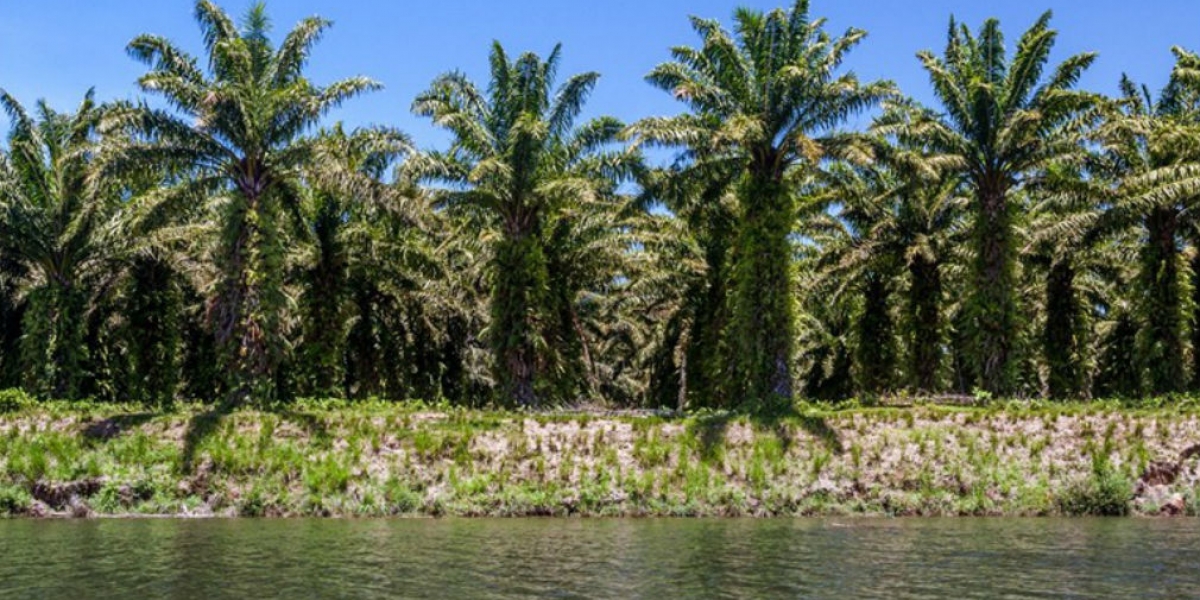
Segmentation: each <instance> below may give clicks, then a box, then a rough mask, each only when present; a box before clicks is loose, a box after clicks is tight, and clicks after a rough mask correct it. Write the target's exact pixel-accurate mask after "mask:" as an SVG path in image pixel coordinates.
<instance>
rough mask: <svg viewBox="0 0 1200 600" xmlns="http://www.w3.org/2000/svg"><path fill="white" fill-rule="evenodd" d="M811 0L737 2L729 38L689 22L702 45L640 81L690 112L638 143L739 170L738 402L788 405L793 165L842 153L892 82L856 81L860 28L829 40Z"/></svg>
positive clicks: (651, 124)
mask: <svg viewBox="0 0 1200 600" xmlns="http://www.w3.org/2000/svg"><path fill="white" fill-rule="evenodd" d="M808 5H809V3H808V1H807V0H798V1H797V2H796V3H795V4H794V5H793V6H792V8H791V9H790V10H775V11H772V12H770V13H765V14H764V13H762V12H758V11H753V10H750V9H739V10H738V11H737V12H736V13H735V15H734V20H735V23H736V27H735V33H734V34H731V33H730V32H728V31H726V30H725V29H723V28H722V27H721V25H720V24H719V23H718V22H717V21H715V20H703V19H699V18H693V19H692V26H693V28H694V29H695V30H696V32H697V33H698V34H699V36H700V37H701V40H702V43H701V46H700V47H699V48H691V47H676V48H674V49H673V50H672V55H673V58H674V60H672V61H671V62H667V63H663V64H661V65H659V66H658V67H656V68H655V69H654V70H653V71H652V72H651V73H650V75H649V76H648V77H647V79H648V80H649V81H650V82H651V83H652V84H654V85H655V86H657V87H659V88H662V89H663V90H665V91H667V92H670V93H671V94H673V95H674V96H675V97H676V98H678V99H680V100H682V101H683V102H685V103H686V104H687V105H688V107H689V108H690V112H689V113H687V114H684V115H680V116H677V117H671V118H651V119H645V120H643V121H641V122H639V123H638V124H637V125H636V126H635V127H634V128H633V130H632V133H633V134H634V135H635V136H636V137H638V138H639V139H640V140H642V141H644V142H645V143H650V144H658V145H665V146H670V147H675V148H681V149H683V150H684V152H685V155H686V157H687V158H689V159H690V160H691V161H692V162H694V163H695V164H696V165H697V166H699V167H700V170H712V171H718V172H726V173H728V172H732V173H735V174H736V177H737V179H736V185H737V187H738V189H737V195H738V199H739V209H740V210H739V223H738V225H737V234H736V239H735V242H734V247H733V250H732V253H733V266H732V273H731V280H732V292H731V293H732V297H731V300H730V301H731V303H732V307H733V314H732V319H731V323H730V326H729V330H728V332H727V337H728V339H729V340H730V342H729V343H730V352H731V356H730V359H731V362H732V364H733V369H732V370H733V373H732V377H733V379H734V383H733V386H734V388H735V389H734V390H733V393H734V394H735V395H737V396H740V398H741V399H742V401H744V402H748V403H750V404H753V403H755V402H765V403H770V402H771V401H773V400H774V401H782V402H785V403H786V402H790V401H791V399H792V395H793V391H794V389H793V382H792V372H791V362H792V358H793V356H792V354H793V339H794V337H795V333H796V328H795V316H794V310H793V306H792V305H793V302H794V300H793V297H792V282H793V279H792V269H791V263H792V242H791V239H790V236H791V234H792V223H793V220H794V219H795V209H794V200H793V197H792V190H791V189H790V186H789V184H788V182H787V179H788V177H789V172H790V171H792V170H794V169H813V168H816V167H817V165H818V163H819V162H820V161H821V160H822V159H823V158H827V157H834V156H837V155H839V154H841V153H844V152H845V151H846V150H848V149H849V148H850V147H851V146H852V144H851V143H850V141H851V140H852V139H853V136H850V135H846V134H842V133H839V132H838V131H837V128H838V127H839V126H840V125H842V123H843V122H844V121H845V120H846V118H847V117H849V116H851V115H854V114H856V113H859V112H861V111H864V110H866V109H868V108H870V107H871V106H873V105H875V104H876V103H877V102H879V101H881V100H882V99H884V98H886V97H888V96H889V95H890V94H892V87H891V85H890V84H889V83H885V82H877V83H869V84H861V83H860V82H859V81H858V78H857V77H855V76H854V74H853V73H848V72H843V71H842V64H843V61H844V59H845V57H846V55H847V53H848V52H849V51H850V50H851V49H853V48H854V47H855V46H856V45H858V43H859V42H860V41H861V40H862V39H863V37H864V36H865V35H866V33H865V32H863V31H860V30H857V29H851V30H849V31H847V32H846V33H845V34H844V35H843V36H841V37H831V36H830V35H829V34H828V33H826V32H825V30H824V21H823V20H822V19H815V20H814V19H811V18H810V16H809V6H808Z"/></svg>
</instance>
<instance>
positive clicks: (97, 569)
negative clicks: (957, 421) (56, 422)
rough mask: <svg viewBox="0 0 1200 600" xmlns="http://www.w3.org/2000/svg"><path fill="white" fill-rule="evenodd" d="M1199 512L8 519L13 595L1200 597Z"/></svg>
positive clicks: (4, 584) (0, 585)
mask: <svg viewBox="0 0 1200 600" xmlns="http://www.w3.org/2000/svg"><path fill="white" fill-rule="evenodd" d="M1198 549H1200V521H1194V520H1171V521H1168V520H1133V519H1126V520H1058V519H1042V520H969V519H963V520H894V521H892V520H886V521H885V520H837V521H834V520H802V521H791V520H765V521H751V520H732V521H724V520H711V521H688V520H513V521H503V520H444V521H432V520H414V521H250V520H241V521H89V522H72V521H62V522H43V521H0V598H6V599H7V598H70V599H75V600H79V599H86V598H144V599H149V598H197V599H210V598H268V597H269V598H528V597H543V598H657V599H661V600H667V599H670V598H680V597H688V598H765V597H781V598H863V597H880V598H1003V597H1013V598H1016V597H1021V598H1026V597H1045V598H1064V597H1066V598H1101V597H1108V598H1132V597H1139V598H1147V597H1150V598H1153V597H1158V598H1187V597H1200V570H1198V569H1197V566H1200V558H1198V555H1197V550H1198Z"/></svg>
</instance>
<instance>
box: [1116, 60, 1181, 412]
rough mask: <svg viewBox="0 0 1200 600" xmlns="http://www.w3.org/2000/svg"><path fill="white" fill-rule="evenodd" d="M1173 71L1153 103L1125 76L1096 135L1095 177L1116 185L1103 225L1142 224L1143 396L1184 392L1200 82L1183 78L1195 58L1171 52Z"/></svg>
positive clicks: (1140, 351) (1139, 290)
mask: <svg viewBox="0 0 1200 600" xmlns="http://www.w3.org/2000/svg"><path fill="white" fill-rule="evenodd" d="M1175 53H1176V57H1177V65H1176V68H1175V70H1174V72H1173V73H1172V76H1171V78H1170V80H1169V81H1168V83H1167V85H1166V87H1165V88H1164V89H1163V91H1162V93H1161V94H1160V95H1159V97H1158V98H1157V99H1155V98H1154V96H1153V94H1151V93H1150V91H1149V90H1148V89H1147V88H1146V87H1144V86H1137V85H1136V84H1134V83H1133V82H1132V81H1131V80H1129V79H1128V78H1123V79H1122V82H1121V90H1122V95H1121V102H1120V104H1119V105H1118V110H1117V111H1116V112H1115V113H1114V114H1111V115H1110V116H1109V118H1108V119H1107V120H1106V121H1105V123H1104V124H1103V126H1102V127H1101V128H1100V130H1099V131H1098V133H1097V138H1098V140H1099V142H1100V144H1101V147H1102V161H1101V163H1100V165H1099V172H1100V174H1101V175H1102V176H1103V177H1105V178H1106V180H1108V181H1113V182H1115V183H1116V186H1115V189H1114V190H1113V191H1112V196H1113V198H1112V200H1111V201H1110V202H1108V203H1107V206H1106V208H1107V209H1108V210H1105V211H1103V213H1097V214H1096V215H1095V217H1094V218H1095V219H1097V220H1099V223H1100V227H1101V228H1102V229H1106V230H1114V229H1115V230H1120V229H1122V228H1125V227H1129V226H1139V227H1140V228H1141V229H1142V231H1143V232H1144V234H1143V235H1144V242H1143V243H1142V246H1141V251H1140V257H1139V262H1140V266H1139V275H1138V277H1137V280H1136V286H1135V289H1136V290H1137V294H1136V297H1135V301H1134V303H1133V304H1134V309H1135V311H1136V313H1137V316H1138V320H1139V321H1140V330H1141V331H1140V334H1139V336H1138V337H1139V344H1138V357H1139V361H1138V362H1139V363H1140V365H1141V367H1142V370H1143V371H1144V372H1145V380H1146V381H1145V384H1146V386H1147V391H1149V392H1150V393H1153V394H1169V393H1177V392H1182V391H1183V390H1184V389H1185V388H1186V387H1187V375H1186V364H1185V358H1184V348H1185V344H1186V337H1185V336H1186V324H1187V317H1186V311H1185V300H1186V298H1185V285H1184V283H1185V282H1184V280H1183V277H1184V269H1185V265H1184V261H1183V247H1182V236H1183V233H1184V230H1185V229H1186V227H1187V225H1188V223H1187V221H1188V217H1189V216H1190V215H1191V213H1192V212H1194V209H1195V208H1197V206H1198V203H1200V148H1198V147H1197V146H1196V144H1195V139H1196V137H1197V135H1200V80H1197V79H1192V78H1190V77H1189V76H1188V72H1189V65H1194V64H1197V63H1198V62H1200V59H1197V58H1196V57H1195V55H1192V54H1190V53H1187V52H1185V51H1183V50H1182V49H1179V48H1176V49H1175Z"/></svg>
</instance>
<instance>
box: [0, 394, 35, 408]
mask: <svg viewBox="0 0 1200 600" xmlns="http://www.w3.org/2000/svg"><path fill="white" fill-rule="evenodd" d="M34 405H35V402H34V399H33V398H32V397H31V396H30V395H29V394H26V393H25V391H24V390H20V389H11V388H10V389H6V390H0V414H4V413H14V412H19V411H21V410H24V409H26V408H32V407H33V406H34Z"/></svg>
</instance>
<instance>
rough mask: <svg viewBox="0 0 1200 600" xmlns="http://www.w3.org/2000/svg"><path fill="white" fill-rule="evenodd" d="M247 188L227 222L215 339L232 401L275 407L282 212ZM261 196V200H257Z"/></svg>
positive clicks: (234, 206) (232, 204) (256, 192)
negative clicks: (273, 403)
mask: <svg viewBox="0 0 1200 600" xmlns="http://www.w3.org/2000/svg"><path fill="white" fill-rule="evenodd" d="M259 187H260V186H255V188H254V190H255V191H254V192H253V193H251V192H250V191H248V190H245V189H243V195H244V196H243V198H239V200H243V199H244V202H238V201H235V202H231V203H230V204H231V206H230V207H229V208H228V209H227V210H231V211H234V213H235V214H233V215H230V217H229V218H228V219H226V223H227V224H228V225H227V226H226V229H225V232H224V243H223V244H222V246H223V248H224V252H223V256H222V261H221V266H222V280H221V284H220V290H219V294H218V297H217V300H216V303H217V305H216V318H215V320H214V326H215V327H216V339H217V343H218V346H219V347H220V348H221V349H222V352H221V356H222V360H223V364H224V366H225V374H226V377H227V378H229V384H228V387H229V391H230V393H229V398H228V399H227V402H228V403H229V404H231V405H234V406H237V405H242V404H245V403H248V402H258V403H261V404H266V403H270V402H271V401H273V400H274V399H275V397H276V393H277V391H278V390H277V385H276V383H277V382H276V378H275V375H276V366H277V365H278V364H279V354H280V351H281V348H280V347H279V346H280V345H281V344H280V337H281V334H282V332H281V331H280V322H279V318H280V313H281V311H282V310H283V304H284V299H283V290H282V282H281V281H280V278H281V276H282V267H283V264H282V263H283V253H284V249H283V248H281V247H280V244H279V239H278V235H277V232H276V227H277V221H278V208H277V206H276V204H277V203H276V202H275V201H274V200H273V199H272V198H271V197H270V195H269V194H266V193H262V192H261V191H259ZM256 194H257V195H256Z"/></svg>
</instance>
